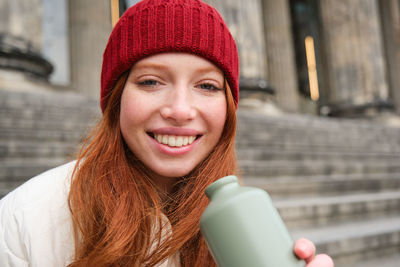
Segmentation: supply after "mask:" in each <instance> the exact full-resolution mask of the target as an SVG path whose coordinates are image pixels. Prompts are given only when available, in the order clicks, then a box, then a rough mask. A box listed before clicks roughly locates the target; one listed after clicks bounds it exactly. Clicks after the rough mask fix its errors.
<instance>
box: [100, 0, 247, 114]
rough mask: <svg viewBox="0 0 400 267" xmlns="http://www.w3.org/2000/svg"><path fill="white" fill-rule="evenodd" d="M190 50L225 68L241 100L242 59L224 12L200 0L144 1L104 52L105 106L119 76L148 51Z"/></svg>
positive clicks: (116, 30) (129, 13) (119, 26)
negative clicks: (240, 72)
mask: <svg viewBox="0 0 400 267" xmlns="http://www.w3.org/2000/svg"><path fill="white" fill-rule="evenodd" d="M162 52H186V53H192V54H195V55H198V56H201V57H204V58H206V59H208V60H210V61H211V62H213V63H214V64H215V65H216V66H217V67H219V68H220V69H221V70H222V71H223V72H224V75H225V77H226V79H227V81H228V83H229V86H230V88H231V91H232V95H233V98H234V100H235V103H236V106H237V103H238V101H239V59H238V52H237V48H236V44H235V41H234V39H233V37H232V35H231V34H230V32H229V30H228V27H227V26H226V24H225V22H224V20H223V19H222V17H221V15H220V14H219V13H218V12H217V10H215V8H213V7H211V6H210V5H208V4H205V3H203V2H201V1H200V0H142V1H140V2H139V3H137V4H136V5H134V6H132V7H131V8H129V9H128V10H127V11H126V12H125V13H124V15H123V16H122V17H121V18H120V20H119V21H118V23H117V24H116V26H115V27H114V29H113V31H112V32H111V35H110V38H109V40H108V43H107V46H106V49H105V51H104V54H103V67H102V72H101V96H100V105H101V109H102V111H104V109H105V107H106V105H107V100H108V97H109V95H110V92H111V90H112V88H113V87H114V85H115V83H116V81H117V80H118V78H119V77H120V76H121V75H122V74H123V73H124V72H125V71H127V70H129V69H130V68H131V67H132V65H133V64H134V63H135V62H136V61H138V60H140V59H142V58H144V57H147V56H151V55H154V54H157V53H162Z"/></svg>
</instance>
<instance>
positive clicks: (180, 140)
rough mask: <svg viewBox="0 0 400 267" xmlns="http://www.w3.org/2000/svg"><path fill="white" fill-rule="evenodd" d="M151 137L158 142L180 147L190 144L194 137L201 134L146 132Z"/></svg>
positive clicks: (198, 136) (196, 137)
mask: <svg viewBox="0 0 400 267" xmlns="http://www.w3.org/2000/svg"><path fill="white" fill-rule="evenodd" d="M147 134H148V135H149V136H150V137H151V138H153V139H154V140H156V141H157V142H158V143H160V144H163V145H167V146H170V147H182V146H187V145H190V144H192V143H193V142H194V141H195V140H196V139H198V138H200V136H201V135H191V136H188V135H167V134H154V133H151V132H148V133H147Z"/></svg>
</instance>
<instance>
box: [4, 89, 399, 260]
mask: <svg viewBox="0 0 400 267" xmlns="http://www.w3.org/2000/svg"><path fill="white" fill-rule="evenodd" d="M99 114H100V113H99V107H98V103H97V101H96V100H89V99H86V98H83V97H82V96H79V95H76V94H73V93H60V92H58V93H51V92H48V93H28V92H12V91H6V90H0V198H1V197H2V196H4V195H5V194H6V193H7V192H9V191H10V190H12V189H13V188H15V187H16V186H18V185H19V184H21V183H22V182H24V181H25V180H26V179H28V178H30V177H33V176H34V175H36V174H38V173H40V172H42V171H44V170H46V169H49V168H51V167H54V166H57V165H59V164H62V163H64V162H67V161H69V160H71V159H73V158H74V154H75V153H76V152H77V150H76V149H77V144H78V143H79V142H80V141H81V138H82V136H84V135H85V133H86V132H87V130H88V128H90V126H91V125H93V124H94V123H95V122H96V121H97V119H98V117H99ZM238 116H239V126H238V138H237V151H238V158H239V163H240V166H241V169H242V172H243V182H244V184H247V185H251V186H257V187H260V188H263V189H265V190H267V191H268V192H269V193H270V195H271V196H272V198H273V200H274V203H275V205H276V207H277V208H278V210H279V212H280V214H281V215H282V217H283V219H284V220H285V222H286V224H287V225H288V227H289V229H290V231H291V233H292V235H293V238H295V239H296V238H299V237H306V238H309V239H311V240H312V241H313V242H315V244H316V245H317V248H318V250H319V251H320V252H325V253H328V254H329V255H331V256H332V257H333V258H334V259H335V263H336V266H337V267H350V266H352V267H358V266H364V267H370V266H371V267H372V266H378V265H379V266H381V267H382V266H383V267H394V266H399V262H400V261H399V258H400V256H399V255H400V129H397V128H390V127H386V126H383V125H379V124H377V123H370V122H367V121H359V120H336V119H324V118H316V117H309V116H301V115H284V116H280V117H268V116H265V115H262V114H257V113H254V112H249V111H242V110H239V115H238Z"/></svg>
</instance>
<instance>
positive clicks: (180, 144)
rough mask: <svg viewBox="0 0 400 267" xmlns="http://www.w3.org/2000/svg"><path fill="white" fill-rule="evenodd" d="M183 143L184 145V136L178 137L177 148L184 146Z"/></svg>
mask: <svg viewBox="0 0 400 267" xmlns="http://www.w3.org/2000/svg"><path fill="white" fill-rule="evenodd" d="M182 143H183V137H182V136H178V137H176V142H175V146H182Z"/></svg>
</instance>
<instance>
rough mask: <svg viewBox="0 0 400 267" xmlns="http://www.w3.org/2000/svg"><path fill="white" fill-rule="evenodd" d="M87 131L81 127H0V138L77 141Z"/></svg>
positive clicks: (7, 139) (5, 139)
mask: <svg viewBox="0 0 400 267" xmlns="http://www.w3.org/2000/svg"><path fill="white" fill-rule="evenodd" d="M88 132H89V127H88V129H87V130H84V129H81V130H76V129H71V130H60V129H41V130H32V129H9V128H8V129H7V128H0V140H3V141H9V140H29V141H49V142H54V141H58V142H71V143H73V144H75V143H78V142H80V141H81V140H82V138H84V136H86V134H87V133H88Z"/></svg>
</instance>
